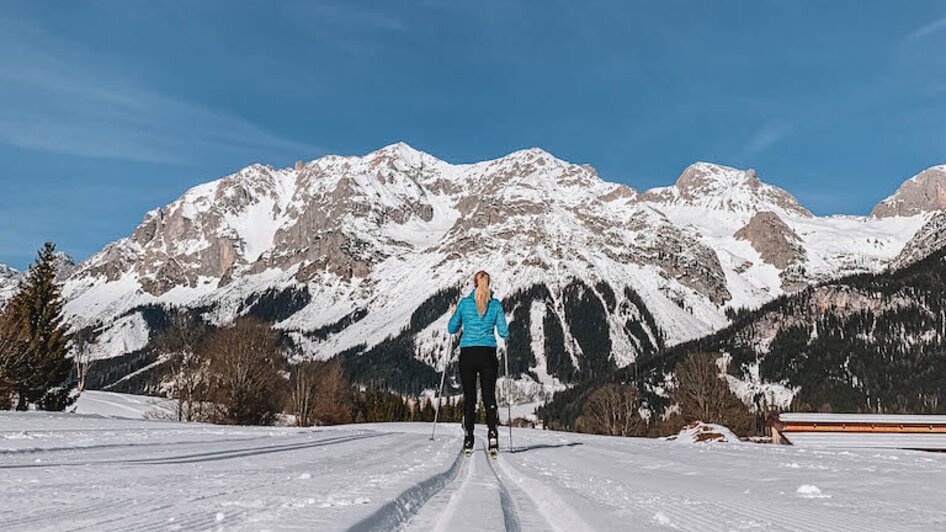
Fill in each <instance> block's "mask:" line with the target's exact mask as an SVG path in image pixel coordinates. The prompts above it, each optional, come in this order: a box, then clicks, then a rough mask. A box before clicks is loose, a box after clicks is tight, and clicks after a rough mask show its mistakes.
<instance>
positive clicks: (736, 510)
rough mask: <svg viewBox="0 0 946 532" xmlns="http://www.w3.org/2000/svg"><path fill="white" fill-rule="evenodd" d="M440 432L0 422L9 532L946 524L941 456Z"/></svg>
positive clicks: (88, 419)
mask: <svg viewBox="0 0 946 532" xmlns="http://www.w3.org/2000/svg"><path fill="white" fill-rule="evenodd" d="M93 399H94V400H97V401H99V402H100V403H102V404H104V405H105V406H108V408H109V409H111V410H110V411H111V412H112V413H115V412H117V411H121V410H123V408H122V406H123V402H122V400H121V397H118V398H112V399H109V397H108V396H107V395H104V396H99V397H95V394H93V395H92V396H87V399H86V401H87V402H86V404H85V405H84V409H85V410H86V411H88V410H90V409H94V408H95V405H94V404H91V403H89V402H88V401H89V400H93ZM113 399H114V400H113ZM129 401H134V399H129ZM145 404H146V406H147V408H151V405H150V403H149V402H148V401H145ZM100 406H101V405H100ZM82 407H83V405H82V404H80V411H82V410H83V408H82ZM127 412H128V413H131V414H133V413H134V409H131V410H127ZM119 415H120V414H119ZM442 428H443V430H442V431H438V432H439V437H438V439H437V441H435V442H431V441H429V440H428V438H429V435H430V425H428V424H421V423H417V424H373V425H350V426H342V427H332V428H319V429H293V428H250V427H217V426H212V425H199V424H179V423H174V422H167V421H153V420H147V419H122V418H115V417H105V416H98V415H88V414H48V413H38V412H31V413H12V412H4V413H0V529H2V530H30V531H37V530H57V531H58V530H122V531H132V530H346V529H353V530H397V529H406V530H450V531H455V530H460V531H465V530H471V531H481V530H527V531H528V530H562V531H581V530H609V531H610V530H661V529H666V530H694V531H701V532H705V531H708V530H753V529H756V530H842V531H843V530H850V531H855V530H857V531H863V530H944V529H946V498H944V496H943V494H944V493H946V454H936V453H922V452H908V451H890V450H837V449H834V450H813V449H801V448H790V447H782V446H772V445H754V444H704V445H697V444H684V443H676V442H666V441H658V440H646V439H633V438H608V437H600V436H586V435H578V434H569V433H556V432H549V431H536V430H528V429H521V430H516V431H515V434H514V439H515V444H516V445H517V446H518V448H519V449H518V451H517V452H515V453H505V454H501V455H500V457H499V458H498V459H497V460H490V459H489V458H488V457H487V456H486V455H485V453H484V452H483V450H482V448H480V449H478V451H477V452H476V453H475V454H474V455H473V457H471V458H463V457H460V456H459V455H458V452H457V451H458V450H459V447H460V432H459V428H458V427H457V425H455V424H451V425H444V426H443V427H442ZM507 434H508V432H507V431H506V430H505V429H504V430H503V431H502V433H501V435H502V444H503V445H504V446H505V445H506V443H507ZM480 436H482V434H480ZM481 443H482V440H480V441H479V442H478V445H480V444H481Z"/></svg>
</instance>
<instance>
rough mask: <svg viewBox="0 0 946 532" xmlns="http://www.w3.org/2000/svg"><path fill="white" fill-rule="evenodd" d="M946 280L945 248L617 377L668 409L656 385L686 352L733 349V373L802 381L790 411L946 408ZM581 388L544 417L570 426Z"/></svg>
mask: <svg viewBox="0 0 946 532" xmlns="http://www.w3.org/2000/svg"><path fill="white" fill-rule="evenodd" d="M944 281H946V249H942V250H940V251H938V252H936V253H934V254H933V255H931V256H929V257H927V258H926V259H924V260H922V261H920V262H917V263H915V264H912V265H910V266H907V267H906V268H903V269H901V270H896V271H888V272H883V273H879V274H863V275H856V276H852V277H847V278H843V279H840V280H837V281H833V282H830V283H826V284H822V285H818V286H813V287H810V288H807V289H805V290H803V291H801V292H799V293H796V294H793V295H791V296H785V297H781V298H779V299H777V300H774V301H772V302H770V303H768V304H766V305H764V306H762V307H761V308H759V309H755V310H749V311H747V310H742V311H739V312H736V313H734V315H733V321H732V324H731V325H730V326H729V327H727V328H725V329H723V330H720V331H719V332H717V333H715V334H712V335H709V336H705V337H703V338H700V339H698V340H694V341H691V342H687V343H684V344H679V345H676V346H674V347H672V348H669V349H665V350H663V351H661V352H660V353H658V354H656V355H654V356H652V357H645V358H642V359H640V360H639V361H638V363H637V364H636V366H631V367H630V368H628V369H627V370H621V371H617V372H615V373H614V376H613V377H612V380H617V381H625V382H630V381H636V382H637V384H638V386H639V388H640V389H641V390H642V392H643V393H644V395H645V396H646V397H647V404H648V406H649V407H650V408H651V409H652V410H654V411H657V412H661V411H662V410H663V408H664V407H666V406H667V405H668V404H669V401H668V400H667V399H666V398H665V397H663V396H661V395H659V394H655V393H653V390H654V389H658V388H659V386H660V385H661V384H662V383H663V382H665V378H666V376H667V375H668V374H669V373H671V372H672V371H673V368H674V366H675V365H676V364H677V363H678V362H679V361H680V360H681V359H683V358H684V357H685V356H686V355H688V354H690V353H698V352H711V353H713V352H715V353H728V354H729V355H730V356H731V362H730V364H729V366H728V371H729V373H730V374H731V375H733V376H734V377H736V378H738V379H740V380H744V381H750V380H753V379H754V376H753V370H754V369H756V368H757V371H758V378H759V380H760V381H762V382H763V383H781V384H784V385H786V386H788V387H791V388H797V389H798V392H797V393H796V394H795V396H794V399H793V401H792V404H791V405H781V406H782V407H789V408H791V409H793V410H820V411H844V412H886V413H895V412H896V413H901V412H914V413H927V412H946V396H944V392H946V283H944ZM581 388H582V387H579V389H575V390H571V391H570V392H569V393H567V394H559V395H557V396H556V399H555V400H554V401H553V402H552V403H551V404H550V405H548V407H546V408H545V409H544V411H543V414H544V416H545V417H546V419H547V420H550V421H553V422H557V423H560V424H562V425H563V426H568V425H569V423H570V422H571V421H573V419H574V416H575V413H576V412H577V411H578V407H579V406H580V405H576V404H575V403H576V402H578V401H580V400H581V399H582V398H583V397H585V396H586V395H587V394H586V393H584V392H583V391H582V389H581ZM584 388H588V385H586V386H584ZM744 399H748V400H749V401H750V402H754V403H756V404H755V405H753V406H755V407H757V408H762V409H764V408H768V407H772V406H776V405H766V404H765V402H764V400H763V399H762V398H761V397H755V398H744Z"/></svg>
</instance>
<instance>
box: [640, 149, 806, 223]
mask: <svg viewBox="0 0 946 532" xmlns="http://www.w3.org/2000/svg"><path fill="white" fill-rule="evenodd" d="M639 200H640V201H644V202H651V203H656V204H661V205H685V206H692V207H703V208H710V209H713V210H723V211H728V212H733V213H748V214H753V213H756V212H759V211H776V212H782V213H786V214H791V215H795V216H801V217H806V218H807V217H811V216H812V214H811V213H810V212H809V211H808V209H806V208H804V207H802V205H801V204H800V203H799V202H798V200H796V199H795V197H794V196H792V195H791V194H789V193H788V192H786V191H785V190H782V189H780V188H778V187H773V186H771V185H767V184H765V183H763V182H762V181H760V180H759V179H758V178H757V177H756V174H755V170H751V169H750V170H737V169H735V168H730V167H728V166H721V165H717V164H711V163H704V162H700V163H696V164H692V165H690V166H689V167H687V169H686V170H684V171H683V173H682V174H680V177H679V178H678V179H677V182H676V184H675V185H674V186H672V187H664V188H655V189H651V190H648V191H647V192H644V193H643V194H641V195H640V197H639Z"/></svg>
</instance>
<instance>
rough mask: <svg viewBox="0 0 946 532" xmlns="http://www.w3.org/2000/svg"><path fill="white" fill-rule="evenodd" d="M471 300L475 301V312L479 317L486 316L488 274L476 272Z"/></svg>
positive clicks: (488, 293)
mask: <svg viewBox="0 0 946 532" xmlns="http://www.w3.org/2000/svg"><path fill="white" fill-rule="evenodd" d="M473 288H474V294H473V298H474V299H476V311H477V312H479V314H480V316H485V315H486V309H487V308H488V307H489V295H490V292H489V274H488V273H486V272H484V271H479V272H476V275H474V276H473Z"/></svg>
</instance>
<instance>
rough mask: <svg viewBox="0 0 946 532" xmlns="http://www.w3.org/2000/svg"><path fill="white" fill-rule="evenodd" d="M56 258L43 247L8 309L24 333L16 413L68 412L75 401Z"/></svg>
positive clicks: (15, 378)
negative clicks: (35, 409) (35, 410)
mask: <svg viewBox="0 0 946 532" xmlns="http://www.w3.org/2000/svg"><path fill="white" fill-rule="evenodd" d="M55 252H56V247H55V246H54V245H53V244H52V243H51V242H47V243H46V244H44V245H43V249H41V250H40V251H39V254H38V256H37V258H36V262H34V263H33V265H32V266H31V267H30V270H29V273H28V275H27V278H26V281H25V282H24V284H23V286H22V287H21V289H20V291H19V292H18V293H17V294H16V295H15V296H14V298H13V300H12V301H11V302H10V308H9V309H8V310H9V312H12V313H13V315H12V319H13V320H15V321H16V322H17V323H19V325H20V327H21V328H22V330H23V331H24V335H23V336H24V338H23V344H22V348H21V350H20V355H19V357H18V358H19V364H17V367H15V368H14V371H13V381H14V386H15V391H16V394H17V404H16V409H17V410H26V409H27V408H28V407H29V404H30V403H34V404H36V406H37V407H38V408H40V409H42V410H64V409H65V408H66V407H67V406H69V405H70V404H71V403H72V402H73V401H74V400H75V398H74V397H71V392H72V389H73V388H75V380H74V379H70V375H71V373H72V362H71V361H70V360H69V359H68V358H67V357H66V354H67V352H68V347H69V334H68V330H67V327H66V325H65V323H64V321H65V318H64V316H63V312H62V310H63V301H62V297H61V294H60V287H59V285H58V284H57V283H56V253H55Z"/></svg>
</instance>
